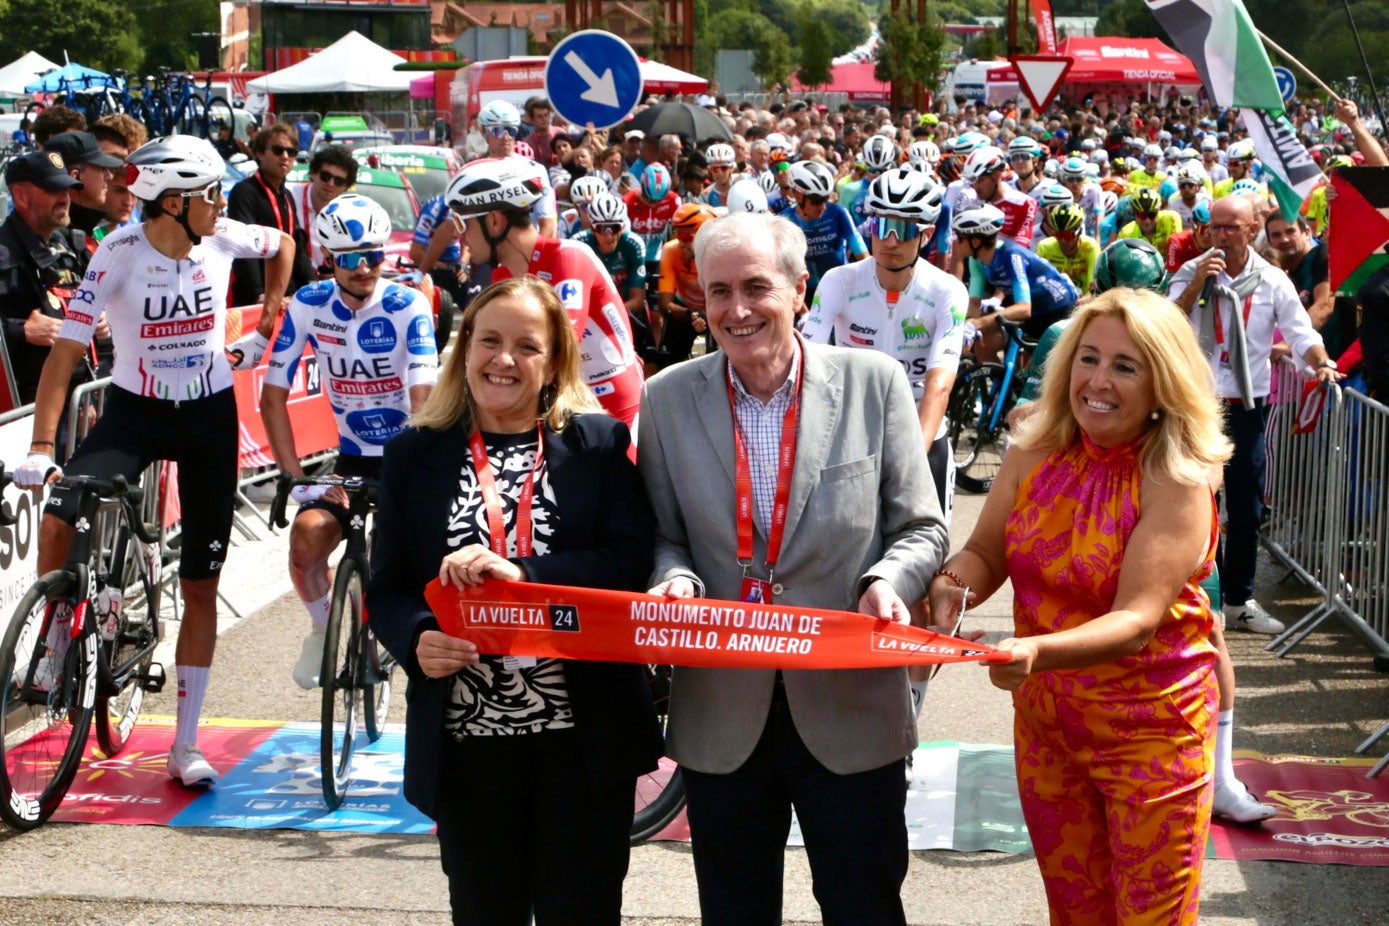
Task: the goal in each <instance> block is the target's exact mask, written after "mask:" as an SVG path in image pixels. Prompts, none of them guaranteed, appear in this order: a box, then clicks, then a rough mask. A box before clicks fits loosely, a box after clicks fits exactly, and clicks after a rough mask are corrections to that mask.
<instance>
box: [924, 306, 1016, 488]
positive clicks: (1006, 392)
mask: <svg viewBox="0 0 1389 926" xmlns="http://www.w3.org/2000/svg"><path fill="white" fill-rule="evenodd" d="M1001 323H1002V324H1001V327H1002V330H1003V333H1004V335H1005V336H1006V337H1007V339H1008V341H1007V347H1006V348H1005V350H1004V352H1003V362H1002V363H993V362H989V363H975V362H974V361H973V360H966V361H963V362H962V363H961V365H960V371H959V373H958V374H956V377H955V385H954V387H953V388H952V389H951V391H950V401H949V404H948V405H947V407H946V415H947V417H948V418H949V420H950V428H949V433H950V443H951V446H953V447H954V448H955V482H956V484H958V485H959V487H960V488H962V489H964V490H965V491H966V492H972V493H975V494H980V495H982V494H984V493H986V492H988V491H989V489H990V488H991V487H992V486H993V483H994V477H995V476H997V475H998V470H999V468H1000V467H1001V466H1002V465H1003V453H1004V451H1006V450H1007V449H1008V413H1009V412H1010V411H1012V410H1013V406H1014V405H1016V404H1017V402H1018V397H1019V396H1020V395H1022V388H1023V383H1024V381H1025V380H1026V371H1025V370H1024V368H1023V365H1022V362H1021V361H1022V352H1023V351H1024V350H1025V349H1026V350H1030V349H1031V348H1033V347H1036V346H1037V342H1036V341H1029V340H1026V339H1024V338H1023V336H1022V324H1021V323H1020V322H1014V321H1008V320H1007V319H1002V320H1001Z"/></svg>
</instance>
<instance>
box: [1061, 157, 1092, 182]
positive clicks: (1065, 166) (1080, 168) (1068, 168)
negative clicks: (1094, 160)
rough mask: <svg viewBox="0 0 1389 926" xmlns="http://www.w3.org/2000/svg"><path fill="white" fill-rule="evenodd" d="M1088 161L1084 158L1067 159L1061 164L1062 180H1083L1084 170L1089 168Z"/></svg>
mask: <svg viewBox="0 0 1389 926" xmlns="http://www.w3.org/2000/svg"><path fill="white" fill-rule="evenodd" d="M1089 163H1090V162H1089V161H1087V160H1085V158H1078V157H1069V158H1066V160H1064V161H1062V162H1061V179H1062V180H1084V179H1085V170H1086V167H1087V166H1089Z"/></svg>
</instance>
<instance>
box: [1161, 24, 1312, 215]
mask: <svg viewBox="0 0 1389 926" xmlns="http://www.w3.org/2000/svg"><path fill="white" fill-rule="evenodd" d="M1145 2H1146V3H1147V4H1148V9H1149V10H1150V11H1151V12H1152V14H1153V16H1154V18H1156V19H1157V21H1158V23H1160V24H1161V25H1162V28H1163V29H1165V30H1167V34H1168V35H1169V36H1171V38H1172V42H1173V44H1175V45H1176V46H1177V50H1178V51H1180V52H1181V53H1182V54H1184V55H1186V56H1187V57H1188V58H1190V59H1191V63H1192V64H1193V65H1195V67H1196V71H1197V73H1198V74H1200V75H1201V82H1202V83H1203V84H1205V86H1206V92H1207V93H1208V94H1210V97H1211V99H1212V100H1215V102H1216V103H1218V104H1219V105H1220V106H1221V107H1223V108H1229V107H1238V108H1239V109H1240V110H1241V112H1240V120H1241V121H1242V122H1243V123H1244V127H1245V129H1246V130H1247V131H1248V132H1249V137H1250V140H1251V141H1253V142H1254V150H1255V151H1257V152H1258V154H1259V160H1260V161H1262V162H1263V165H1264V168H1265V170H1266V171H1267V179H1268V182H1269V186H1270V187H1271V188H1272V190H1273V193H1274V195H1275V196H1277V197H1278V207H1279V210H1280V211H1281V212H1282V213H1283V215H1284V217H1285V218H1287V219H1288V221H1289V222H1291V221H1293V220H1294V219H1295V218H1296V217H1297V212H1298V210H1299V209H1300V208H1301V206H1302V201H1303V200H1304V199H1306V198H1307V196H1308V195H1310V194H1311V192H1312V190H1313V188H1314V187H1316V185H1317V183H1318V182H1320V180H1321V170H1320V168H1318V167H1317V165H1316V162H1315V161H1313V160H1312V157H1311V155H1309V154H1308V153H1307V149H1306V147H1305V146H1303V144H1302V142H1301V140H1299V139H1298V137H1297V132H1296V131H1295V130H1294V129H1293V126H1292V124H1291V123H1290V122H1288V120H1287V119H1285V118H1283V106H1284V104H1283V96H1282V94H1280V93H1279V92H1278V81H1277V79H1276V78H1274V76H1273V65H1272V64H1270V63H1269V60H1268V53H1267V52H1265V51H1264V46H1263V42H1262V41H1260V39H1259V33H1258V30H1257V29H1255V28H1254V23H1253V21H1252V20H1251V19H1250V18H1249V11H1248V10H1246V9H1245V8H1244V4H1243V3H1242V2H1241V0H1145Z"/></svg>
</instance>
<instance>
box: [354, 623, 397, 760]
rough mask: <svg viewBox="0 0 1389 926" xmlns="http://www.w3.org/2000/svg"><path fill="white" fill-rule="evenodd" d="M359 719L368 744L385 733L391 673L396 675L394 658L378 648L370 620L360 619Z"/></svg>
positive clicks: (379, 645) (383, 648)
mask: <svg viewBox="0 0 1389 926" xmlns="http://www.w3.org/2000/svg"><path fill="white" fill-rule="evenodd" d="M361 640H362V672H363V676H362V679H363V681H362V720H363V722H364V723H365V724H366V728H367V742H369V743H374V742H376V741H377V740H379V739H380V738H381V734H382V733H384V732H386V718H387V716H388V715H389V714H390V712H391V674H392V673H393V672H395V666H396V662H395V657H394V656H392V655H391V653H390V650H388V649H386V647H384V646H382V645H381V641H380V640H378V639H376V634H374V633H372V632H371V619H370V617H369V616H367V615H364V616H363V618H362V636H361Z"/></svg>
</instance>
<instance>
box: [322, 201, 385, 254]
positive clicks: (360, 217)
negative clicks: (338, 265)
mask: <svg viewBox="0 0 1389 926" xmlns="http://www.w3.org/2000/svg"><path fill="white" fill-rule="evenodd" d="M313 237H314V240H315V241H317V242H318V243H319V244H320V245H322V246H323V247H324V248H326V249H328V250H329V251H373V250H376V249H377V248H380V247H384V246H385V244H386V242H387V241H389V240H390V237H391V217H390V215H389V214H387V212H386V210H385V209H384V208H382V207H381V204H380V203H378V202H376V201H375V200H372V199H368V198H367V197H365V196H363V195H362V194H361V193H344V194H342V195H341V196H339V197H336V198H335V199H333V200H332V202H330V203H328V205H326V206H324V207H323V208H322V209H320V210H319V213H318V215H316V216H314V220H313Z"/></svg>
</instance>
